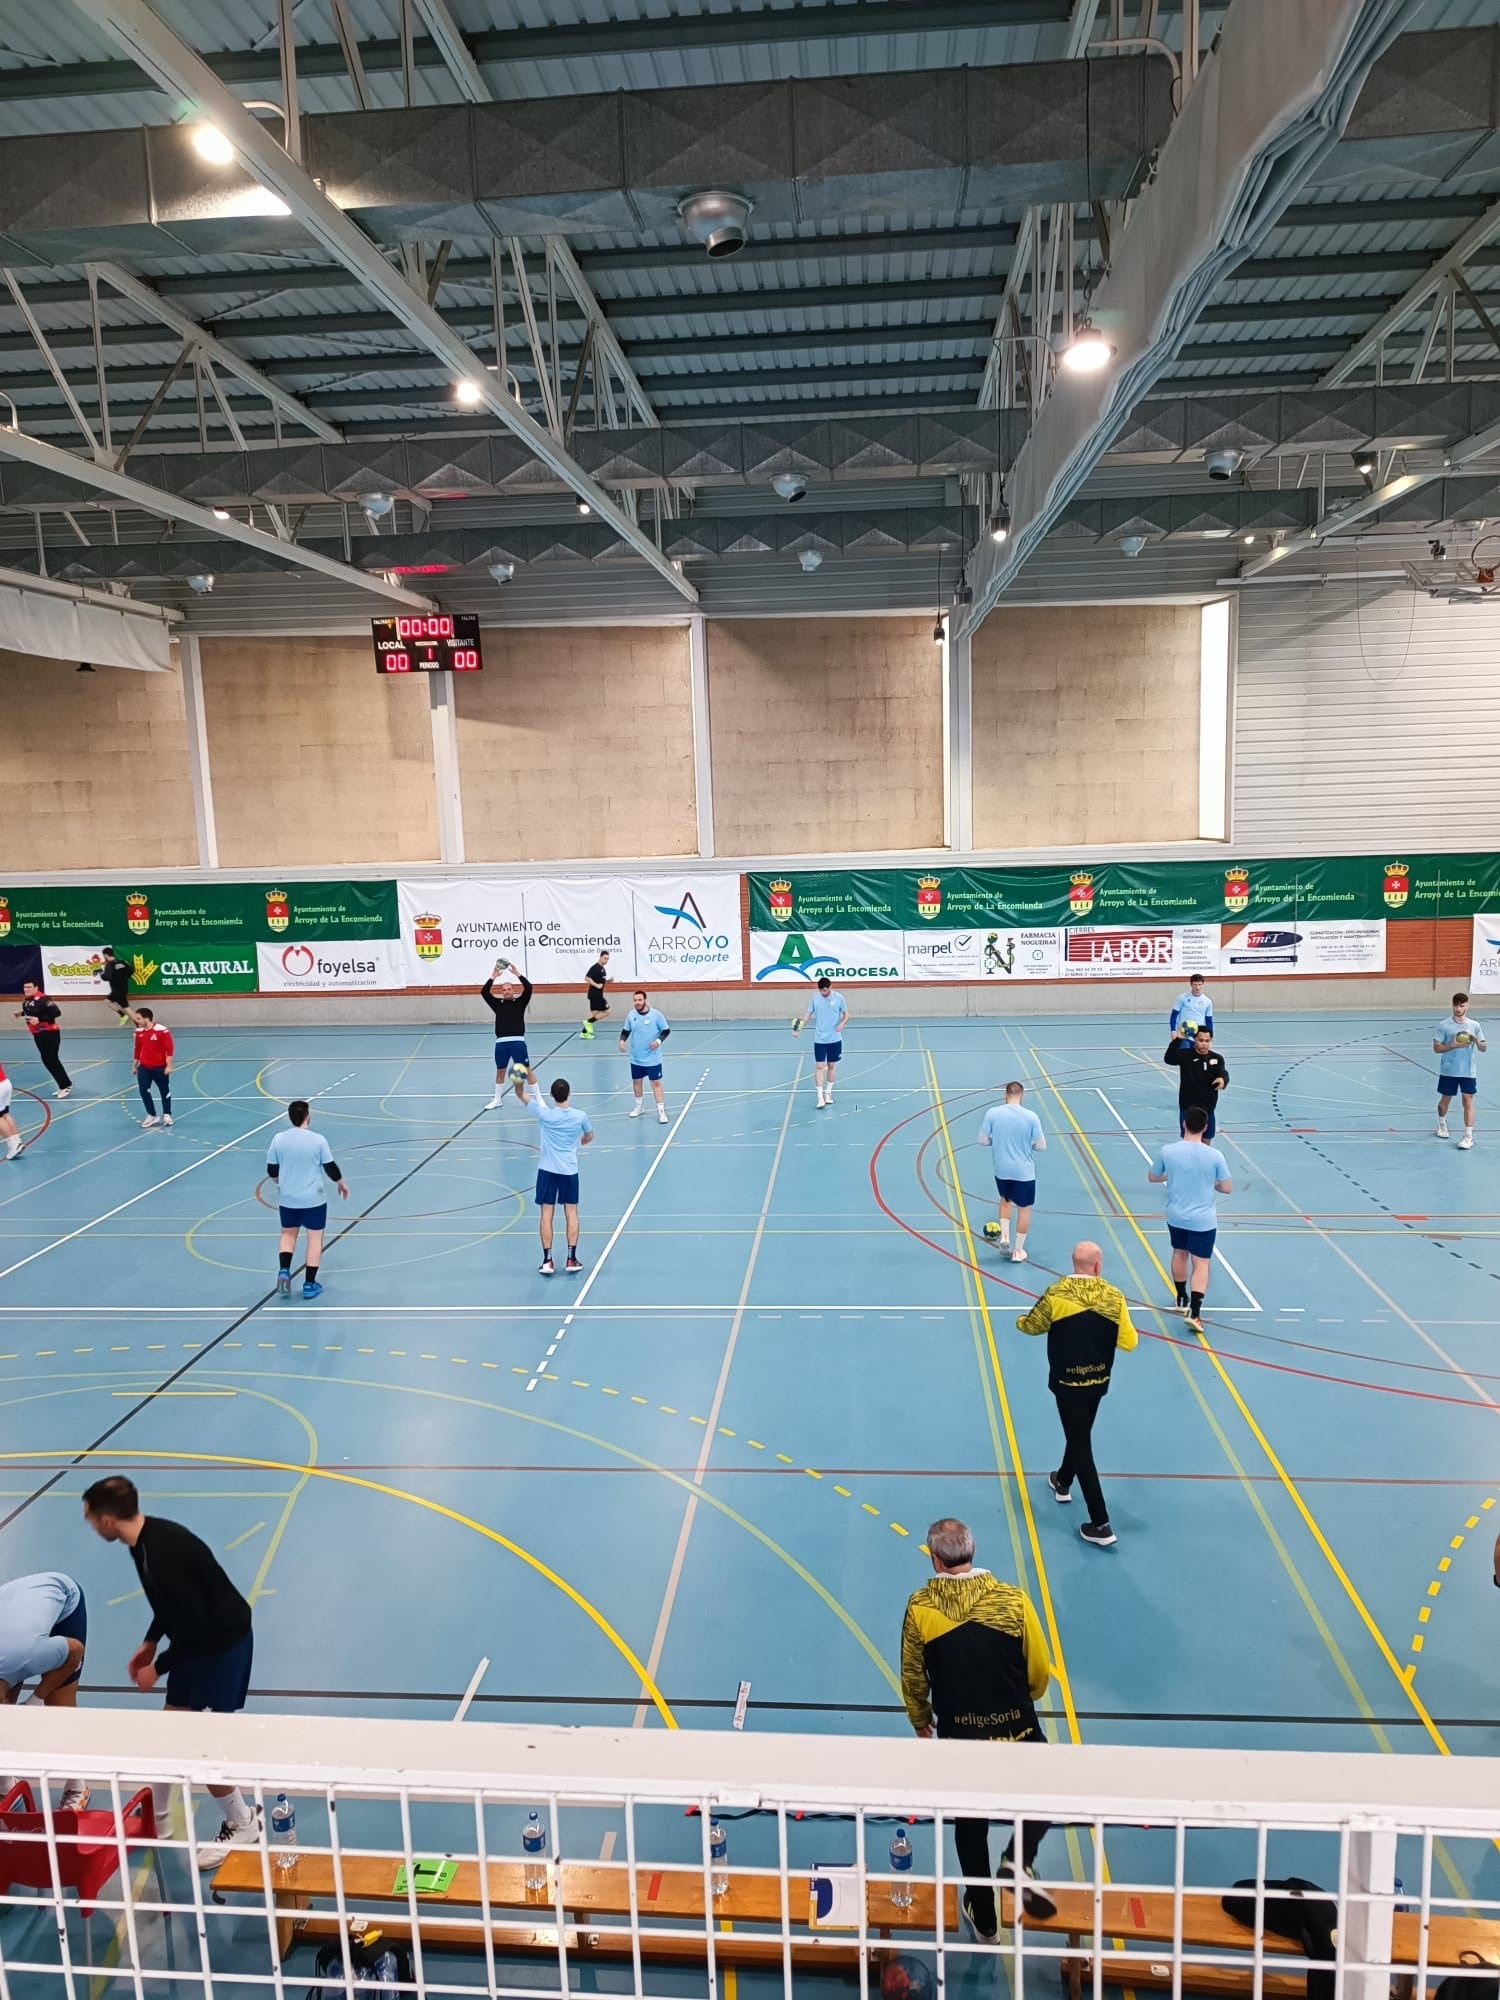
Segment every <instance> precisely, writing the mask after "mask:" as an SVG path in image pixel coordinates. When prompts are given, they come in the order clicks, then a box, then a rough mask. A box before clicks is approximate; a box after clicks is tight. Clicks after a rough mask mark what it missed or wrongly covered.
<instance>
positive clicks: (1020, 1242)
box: [1016, 1231, 1026, 1250]
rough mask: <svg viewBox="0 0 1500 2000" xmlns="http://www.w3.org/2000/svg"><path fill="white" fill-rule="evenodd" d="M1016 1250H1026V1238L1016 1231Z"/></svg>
mask: <svg viewBox="0 0 1500 2000" xmlns="http://www.w3.org/2000/svg"><path fill="white" fill-rule="evenodd" d="M1016 1248H1017V1249H1018V1250H1024V1249H1025V1248H1026V1238H1025V1237H1024V1236H1022V1235H1021V1233H1020V1232H1019V1231H1017V1233H1016Z"/></svg>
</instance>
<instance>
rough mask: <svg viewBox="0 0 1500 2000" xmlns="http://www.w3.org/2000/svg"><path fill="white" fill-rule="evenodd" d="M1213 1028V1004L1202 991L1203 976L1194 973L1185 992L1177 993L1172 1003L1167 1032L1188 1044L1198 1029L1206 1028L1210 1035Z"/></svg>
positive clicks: (1199, 973)
mask: <svg viewBox="0 0 1500 2000" xmlns="http://www.w3.org/2000/svg"><path fill="white" fill-rule="evenodd" d="M1213 1026H1214V1003H1213V1001H1212V1000H1210V999H1209V997H1208V995H1207V994H1206V993H1205V992H1204V990H1203V974H1202V973H1201V972H1195V973H1194V974H1193V976H1192V978H1191V979H1189V981H1188V983H1187V992H1186V993H1179V994H1178V996H1177V998H1176V999H1175V1000H1174V1001H1173V1002H1172V1018H1171V1022H1170V1024H1169V1028H1168V1032H1169V1033H1170V1034H1173V1035H1180V1036H1181V1037H1182V1039H1183V1041H1185V1042H1190V1041H1191V1040H1192V1039H1193V1036H1194V1035H1195V1034H1196V1033H1197V1032H1198V1030H1199V1029H1200V1028H1207V1029H1208V1031H1209V1033H1210V1034H1212V1033H1213Z"/></svg>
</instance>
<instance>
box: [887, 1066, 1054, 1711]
mask: <svg viewBox="0 0 1500 2000" xmlns="http://www.w3.org/2000/svg"><path fill="white" fill-rule="evenodd" d="M922 1053H923V1055H924V1056H925V1057H926V1059H927V1069H928V1083H929V1085H930V1087H931V1090H932V1101H933V1108H934V1109H935V1110H936V1112H937V1116H938V1124H939V1127H940V1129H941V1131H942V1134H943V1144H944V1147H945V1148H946V1150H947V1154H948V1172H949V1174H950V1176H951V1177H952V1181H953V1191H954V1193H955V1194H956V1195H957V1197H958V1221H959V1227H960V1229H961V1230H962V1232H963V1239H964V1246H965V1249H966V1251H967V1254H968V1260H969V1267H970V1269H971V1270H977V1268H978V1253H977V1252H976V1250H975V1247H974V1232H973V1230H972V1229H971V1228H970V1227H969V1207H968V1203H967V1202H966V1201H965V1199H964V1192H963V1184H962V1182H961V1180H960V1179H959V1173H958V1161H957V1160H956V1159H955V1158H954V1154H953V1135H952V1133H951V1132H950V1131H949V1129H948V1114H947V1112H946V1110H945V1109H944V1108H943V1093H942V1090H941V1089H940V1087H939V1085H938V1073H937V1064H936V1063H935V1062H934V1061H933V1059H932V1051H931V1050H930V1049H924V1050H923V1051H922ZM977 1291H978V1298H979V1316H980V1319H981V1320H982V1321H983V1323H984V1338H985V1344H986V1346H987V1347H988V1348H989V1354H990V1368H991V1370H992V1372H993V1374H994V1377H995V1390H996V1394H997V1396H998V1398H999V1402H1000V1417H1001V1421H1002V1422H1003V1423H1004V1425H1005V1439H1006V1443H1007V1445H1008V1446H1009V1448H1010V1456H1011V1463H1012V1465H1013V1466H1014V1467H1015V1471H1016V1492H1017V1497H1018V1498H1019V1500H1020V1503H1021V1512H1022V1515H1023V1516H1024V1517H1025V1521H1026V1536H1027V1540H1028V1541H1029V1542H1030V1544H1031V1559H1032V1561H1033V1563H1034V1564H1035V1565H1036V1579H1037V1588H1038V1591H1039V1592H1040V1595H1041V1600H1042V1610H1043V1615H1044V1616H1045V1618H1046V1620H1047V1638H1048V1641H1049V1643H1050V1645H1051V1649H1052V1658H1053V1660H1054V1661H1055V1662H1056V1665H1057V1677H1058V1679H1059V1680H1060V1681H1061V1682H1062V1698H1063V1712H1064V1714H1065V1715H1066V1716H1067V1719H1068V1734H1069V1736H1070V1737H1071V1738H1072V1740H1073V1741H1074V1742H1075V1743H1081V1742H1082V1741H1083V1737H1082V1734H1081V1733H1080V1731H1079V1727H1078V1713H1077V1710H1076V1709H1075V1708H1074V1706H1073V1687H1072V1678H1071V1676H1070V1675H1069V1673H1068V1667H1067V1661H1066V1660H1065V1659H1064V1657H1063V1645H1062V1634H1061V1633H1060V1632H1059V1630H1058V1628H1057V1613H1056V1611H1055V1610H1054V1609H1053V1604H1052V1586H1051V1584H1050V1583H1049V1582H1048V1580H1047V1564H1046V1561H1045V1559H1044V1558H1043V1555H1042V1538H1041V1536H1040V1535H1039V1534H1038V1533H1037V1527H1036V1514H1035V1513H1034V1511H1033V1509H1032V1505H1031V1495H1030V1493H1028V1492H1027V1490H1026V1481H1025V1479H1024V1478H1023V1476H1022V1471H1021V1447H1020V1445H1019V1443H1018V1442H1017V1440H1016V1426H1015V1422H1014V1419H1013V1418H1012V1416H1011V1409H1010V1397H1009V1396H1008V1395H1007V1394H1006V1391H1005V1375H1004V1373H1003V1371H1002V1369H1001V1367H1000V1352H999V1349H998V1348H997V1347H996V1345H995V1327H994V1322H993V1321H992V1320H991V1318H990V1308H989V1301H988V1299H986V1297H985V1295H984V1285H983V1282H982V1281H981V1282H980V1284H979V1285H978V1287H977Z"/></svg>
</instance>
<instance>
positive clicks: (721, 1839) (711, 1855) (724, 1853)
mask: <svg viewBox="0 0 1500 2000" xmlns="http://www.w3.org/2000/svg"><path fill="white" fill-rule="evenodd" d="M708 1860H709V1866H710V1867H711V1868H712V1869H713V1878H714V1895H715V1896H716V1897H717V1896H727V1895H728V1894H729V1836H728V1834H726V1833H725V1831H724V1829H723V1827H722V1826H720V1824H719V1822H718V1821H717V1820H716V1819H715V1820H710V1821H709V1825H708Z"/></svg>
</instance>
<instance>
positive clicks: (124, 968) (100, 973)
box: [94, 944, 130, 1028]
mask: <svg viewBox="0 0 1500 2000" xmlns="http://www.w3.org/2000/svg"><path fill="white" fill-rule="evenodd" d="M94 977H95V978H96V979H102V980H103V981H104V983H105V985H106V986H107V987H108V988H109V1004H110V1005H111V1007H113V1008H114V1010H115V1012H116V1013H117V1014H118V1015H119V1017H120V1026H121V1027H122V1028H123V1027H126V1026H128V1025H129V1022H130V967H129V966H128V965H127V964H126V962H125V960H124V959H123V958H116V957H115V948H114V946H113V945H110V944H107V945H106V946H105V947H104V961H103V963H102V964H100V965H96V966H95V967H94Z"/></svg>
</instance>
